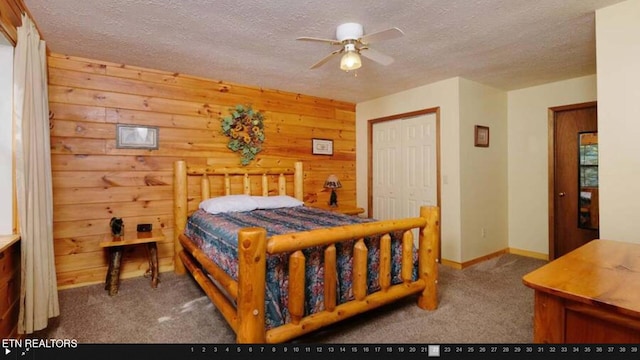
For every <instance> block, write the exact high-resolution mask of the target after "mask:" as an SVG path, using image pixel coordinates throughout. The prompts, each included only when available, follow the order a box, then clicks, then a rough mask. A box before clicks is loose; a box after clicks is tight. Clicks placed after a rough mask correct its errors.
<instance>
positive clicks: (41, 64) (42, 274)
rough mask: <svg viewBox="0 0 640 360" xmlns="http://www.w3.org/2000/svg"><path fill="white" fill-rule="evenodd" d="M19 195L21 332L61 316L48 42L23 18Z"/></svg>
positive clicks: (17, 79) (17, 100) (17, 67)
mask: <svg viewBox="0 0 640 360" xmlns="http://www.w3.org/2000/svg"><path fill="white" fill-rule="evenodd" d="M13 71H14V74H13V75H14V76H13V79H14V80H13V81H14V83H13V96H14V103H13V105H14V107H13V114H14V115H13V116H14V119H13V120H14V141H15V156H16V196H17V199H18V216H19V217H18V219H19V223H20V238H21V240H20V241H21V243H20V247H21V249H22V256H21V259H22V277H21V279H22V286H21V287H20V316H19V320H18V332H19V333H20V334H30V333H33V332H34V331H37V330H41V329H44V328H46V327H47V324H48V322H49V319H50V318H52V317H55V316H58V315H59V314H60V308H59V304H58V289H57V284H56V283H57V281H56V269H55V263H54V252H53V200H52V181H51V149H50V147H49V142H50V140H49V103H48V99H49V96H48V91H47V58H46V48H45V42H44V41H43V40H41V39H40V35H39V34H38V30H37V29H36V27H35V24H34V23H33V22H32V21H31V19H29V17H28V16H27V15H25V14H23V15H22V26H20V27H19V28H18V40H17V42H16V49H15V58H14V68H13Z"/></svg>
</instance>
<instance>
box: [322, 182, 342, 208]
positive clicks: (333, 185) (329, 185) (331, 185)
mask: <svg viewBox="0 0 640 360" xmlns="http://www.w3.org/2000/svg"><path fill="white" fill-rule="evenodd" d="M324 187H325V189H331V197H330V198H329V206H331V207H335V206H338V195H337V194H336V189H337V188H340V187H342V184H340V180H338V177H337V176H335V175H329V177H328V178H327V180H325V182H324Z"/></svg>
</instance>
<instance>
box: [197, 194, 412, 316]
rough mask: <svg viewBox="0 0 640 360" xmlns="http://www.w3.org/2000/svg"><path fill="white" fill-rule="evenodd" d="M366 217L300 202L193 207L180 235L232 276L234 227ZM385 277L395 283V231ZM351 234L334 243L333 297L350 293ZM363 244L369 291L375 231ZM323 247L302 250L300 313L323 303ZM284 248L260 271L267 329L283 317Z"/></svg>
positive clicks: (374, 280) (373, 281) (374, 273)
mask: <svg viewBox="0 0 640 360" xmlns="http://www.w3.org/2000/svg"><path fill="white" fill-rule="evenodd" d="M371 221H374V220H372V219H366V218H360V217H356V216H350V215H344V214H340V213H337V212H331V211H327V210H322V209H316V208H311V207H306V206H297V207H292V208H279V209H270V210H253V211H248V212H229V213H223V214H216V215H213V214H210V213H207V212H205V211H204V210H201V209H200V210H197V211H195V212H194V213H193V214H192V215H191V216H190V217H189V218H188V221H187V225H186V229H185V235H186V236H187V237H189V238H190V239H191V240H192V241H193V242H194V243H195V244H196V246H197V247H199V248H200V249H201V250H202V251H203V252H204V253H205V254H207V256H209V257H210V258H211V259H212V260H213V261H214V262H215V263H216V264H217V265H218V266H219V267H220V268H221V269H223V270H224V271H225V272H226V273H227V274H228V275H229V276H231V277H232V278H234V279H236V280H237V279H238V260H237V259H238V249H237V248H238V231H239V230H240V229H242V228H245V227H262V228H264V229H265V230H266V231H267V236H272V235H278V234H286V233H291V232H298V231H306V230H312V229H318V228H327V227H334V226H341V225H349V224H356V223H364V222H371ZM391 236H392V241H391V244H392V245H391V257H392V260H391V280H392V283H393V284H396V283H400V282H401V279H400V271H401V256H402V243H401V241H399V240H400V239H401V236H402V234H401V233H400V232H398V233H395V234H391ZM354 241H355V240H351V241H346V242H342V243H340V244H336V262H337V272H338V273H337V275H338V276H337V277H338V287H337V298H338V303H339V304H340V303H344V302H346V301H349V300H352V299H353V293H352V290H351V283H352V269H353V261H352V255H353V245H354ZM365 244H366V246H367V249H368V260H367V265H368V269H369V270H368V277H367V282H368V291H369V293H372V292H375V291H377V290H379V289H380V285H379V279H378V277H379V265H380V262H379V258H380V252H379V244H380V241H379V237H370V238H366V239H365ZM323 251H324V249H323V248H319V247H316V248H309V249H305V250H303V253H304V255H305V258H306V276H305V277H306V282H305V284H306V290H305V314H306V315H308V314H312V313H315V312H318V311H322V310H323V309H324V296H323V295H324V294H323V293H324V283H323V279H324V253H323ZM288 255H289V254H278V255H269V256H268V257H267V271H266V304H265V310H266V311H265V314H266V328H267V329H270V328H273V327H276V326H279V325H282V324H284V323H287V322H289V312H288V308H287V304H288V297H287V287H288V260H289V257H288ZM413 259H414V271H413V277H414V279H417V252H416V251H415V249H414V251H413Z"/></svg>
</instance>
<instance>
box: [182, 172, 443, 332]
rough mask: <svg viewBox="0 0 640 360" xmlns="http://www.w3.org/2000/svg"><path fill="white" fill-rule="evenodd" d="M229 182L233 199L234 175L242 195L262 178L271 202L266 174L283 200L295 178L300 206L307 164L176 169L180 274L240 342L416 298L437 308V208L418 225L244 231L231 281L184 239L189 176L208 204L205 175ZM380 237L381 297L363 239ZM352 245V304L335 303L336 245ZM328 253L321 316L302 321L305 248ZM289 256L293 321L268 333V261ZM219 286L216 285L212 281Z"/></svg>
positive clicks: (409, 221) (410, 221) (423, 212)
mask: <svg viewBox="0 0 640 360" xmlns="http://www.w3.org/2000/svg"><path fill="white" fill-rule="evenodd" d="M216 175H220V176H224V186H225V194H230V189H231V186H230V178H231V175H242V177H243V192H244V193H245V194H250V193H251V188H250V184H251V182H250V180H249V176H250V175H251V176H262V189H261V190H262V194H263V195H265V196H266V195H268V194H269V190H268V180H267V175H277V176H278V194H280V195H283V194H286V181H285V175H293V178H294V180H293V182H294V197H296V198H298V199H299V200H302V198H303V192H302V179H303V174H302V163H301V162H296V163H295V166H294V167H293V168H286V167H285V168H277V169H273V168H270V169H256V168H248V169H245V168H234V169H230V168H225V169H212V168H208V167H201V168H191V167H188V166H187V165H186V163H185V162H184V161H177V162H176V163H175V164H174V218H175V234H176V235H175V254H176V258H175V271H176V273H179V274H184V273H185V269H186V270H188V271H189V272H190V273H191V274H192V276H193V277H194V279H195V280H196V282H198V284H199V285H200V286H201V287H202V289H203V290H204V291H205V293H206V294H207V296H208V297H209V298H210V299H211V301H212V302H213V303H214V305H215V306H216V307H217V309H218V310H219V311H220V312H221V314H222V315H223V316H224V318H225V319H226V321H227V322H228V323H229V325H230V327H231V328H232V329H233V330H234V332H235V333H236V341H237V342H238V343H282V342H286V341H288V340H291V339H293V338H296V337H298V336H301V335H303V334H307V333H309V332H312V331H314V330H317V329H320V328H322V327H324V326H326V325H329V324H333V323H335V322H338V321H341V320H343V319H346V318H349V317H352V316H354V315H357V314H360V313H363V312H366V311H368V310H371V309H374V308H377V307H380V306H382V305H385V304H388V303H391V302H393V301H396V300H398V299H400V298H404V297H406V296H409V295H414V294H419V296H418V300H417V305H418V307H420V308H422V309H425V310H433V309H435V308H437V306H438V294H437V280H438V267H437V264H438V259H437V254H438V253H439V251H438V247H439V242H440V241H439V233H440V230H439V226H440V225H439V216H440V210H439V208H438V207H435V206H422V207H421V208H420V215H419V217H416V218H405V219H398V220H387V221H376V222H370V223H361V224H352V225H345V226H338V227H333V228H322V229H315V230H309V231H303V232H297V233H289V234H283V235H275V236H271V237H267V234H266V231H265V230H264V229H262V228H245V229H242V230H240V232H239V234H238V245H239V247H238V257H239V263H238V279H237V281H236V280H234V279H233V278H231V277H230V276H229V275H227V274H226V273H225V272H224V271H223V270H222V269H221V268H219V267H218V266H217V265H216V264H215V263H214V262H213V261H211V260H210V259H209V258H208V257H207V256H206V255H205V254H204V253H203V252H202V251H200V250H199V249H197V248H196V247H195V246H194V245H193V244H192V243H191V241H189V239H188V238H186V236H185V235H183V233H184V228H185V226H186V220H187V216H188V210H187V176H202V180H201V182H200V184H201V195H202V198H203V199H206V198H209V197H210V196H209V195H210V190H209V181H208V176H216ZM416 228H417V229H419V232H418V234H419V239H418V279H417V280H415V281H412V270H413V259H412V252H411V249H412V246H413V243H414V239H413V233H412V231H411V230H412V229H416ZM396 231H402V234H403V236H402V239H401V241H402V249H403V251H402V266H401V279H402V281H403V282H402V283H400V284H396V285H391V241H392V240H391V236H390V235H389V234H390V233H391V232H396ZM373 235H381V236H382V237H381V240H380V268H379V270H378V271H379V279H380V290H379V291H377V292H373V293H369V294H368V293H367V271H368V269H367V252H368V249H367V247H366V245H365V242H364V238H365V237H367V236H373ZM351 240H354V244H355V245H354V249H353V256H354V258H353V279H352V283H353V285H352V286H353V289H352V290H353V295H354V300H352V301H349V302H346V303H342V304H337V295H336V294H337V290H336V280H337V272H336V247H335V244H336V243H339V242H343V241H351ZM311 247H323V248H324V273H325V281H324V310H323V311H320V312H318V313H315V314H311V315H308V316H305V315H304V293H305V291H304V289H305V262H306V259H305V256H304V254H303V252H302V250H303V249H306V248H311ZM281 253H287V254H289V290H288V292H289V301H288V310H289V313H290V315H291V322H290V323H286V324H283V325H281V326H278V327H275V328H272V329H269V330H266V329H265V310H264V306H265V278H266V273H265V272H266V259H267V256H268V255H273V254H281ZM209 276H211V277H213V278H214V279H215V284H214V282H212V281H211V279H210V277H209Z"/></svg>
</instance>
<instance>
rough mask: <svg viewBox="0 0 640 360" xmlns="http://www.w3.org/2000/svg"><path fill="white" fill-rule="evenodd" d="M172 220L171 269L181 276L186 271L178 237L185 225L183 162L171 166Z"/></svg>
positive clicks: (185, 166)
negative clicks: (172, 252)
mask: <svg viewBox="0 0 640 360" xmlns="http://www.w3.org/2000/svg"><path fill="white" fill-rule="evenodd" d="M173 220H174V229H173V251H174V254H173V266H174V267H173V268H174V271H175V273H176V274H181V275H182V274H184V273H185V272H186V271H185V268H184V264H183V263H182V260H181V259H180V252H181V251H182V245H181V244H180V235H181V234H182V233H184V228H185V226H186V225H187V164H186V163H185V162H184V161H183V160H179V161H176V162H175V163H174V164H173Z"/></svg>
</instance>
